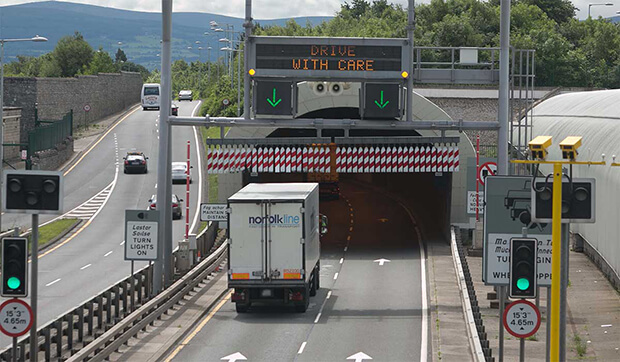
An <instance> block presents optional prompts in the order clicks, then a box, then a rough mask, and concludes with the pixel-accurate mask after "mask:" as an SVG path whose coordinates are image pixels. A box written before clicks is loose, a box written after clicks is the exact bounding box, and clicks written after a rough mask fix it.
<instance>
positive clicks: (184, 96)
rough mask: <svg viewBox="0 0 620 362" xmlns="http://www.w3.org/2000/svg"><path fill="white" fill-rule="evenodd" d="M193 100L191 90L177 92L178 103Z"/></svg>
mask: <svg viewBox="0 0 620 362" xmlns="http://www.w3.org/2000/svg"><path fill="white" fill-rule="evenodd" d="M193 99H194V95H193V93H192V91H191V90H182V91H180V92H179V102H180V101H183V100H185V101H190V102H191V101H192V100H193Z"/></svg>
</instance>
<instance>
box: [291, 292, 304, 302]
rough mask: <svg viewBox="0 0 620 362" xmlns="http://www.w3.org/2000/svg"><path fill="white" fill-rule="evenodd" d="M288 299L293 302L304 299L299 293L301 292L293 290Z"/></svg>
mask: <svg viewBox="0 0 620 362" xmlns="http://www.w3.org/2000/svg"><path fill="white" fill-rule="evenodd" d="M289 299H290V300H291V301H293V302H301V301H303V300H304V296H303V294H301V292H295V293H291V294H289Z"/></svg>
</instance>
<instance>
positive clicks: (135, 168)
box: [123, 152, 149, 173]
mask: <svg viewBox="0 0 620 362" xmlns="http://www.w3.org/2000/svg"><path fill="white" fill-rule="evenodd" d="M148 159H149V158H148V157H146V156H144V153H142V152H127V156H125V157H123V160H125V169H124V172H125V173H147V172H148V170H149V169H148V165H147V163H146V160H148Z"/></svg>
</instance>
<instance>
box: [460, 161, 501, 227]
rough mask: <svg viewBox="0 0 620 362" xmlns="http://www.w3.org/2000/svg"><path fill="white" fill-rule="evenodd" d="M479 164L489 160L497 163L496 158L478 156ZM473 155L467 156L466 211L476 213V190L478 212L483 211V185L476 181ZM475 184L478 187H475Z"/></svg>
mask: <svg viewBox="0 0 620 362" xmlns="http://www.w3.org/2000/svg"><path fill="white" fill-rule="evenodd" d="M478 162H479V165H483V164H485V163H488V162H491V163H495V164H497V158H491V157H480V159H479V161H478ZM479 165H476V158H475V157H468V158H467V201H466V202H467V213H468V214H471V215H475V214H476V191H477V192H478V213H479V214H480V215H482V214H483V213H484V185H483V184H482V185H481V184H480V183H479V182H478V168H479ZM476 185H477V186H478V187H476Z"/></svg>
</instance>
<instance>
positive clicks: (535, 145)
mask: <svg viewBox="0 0 620 362" xmlns="http://www.w3.org/2000/svg"><path fill="white" fill-rule="evenodd" d="M551 142H552V141H551V136H538V137H536V138H534V139H533V140H531V141H530V143H529V144H528V145H529V147H530V152H532V159H534V160H544V159H545V158H547V154H548V151H547V149H548V148H549V147H551Z"/></svg>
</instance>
